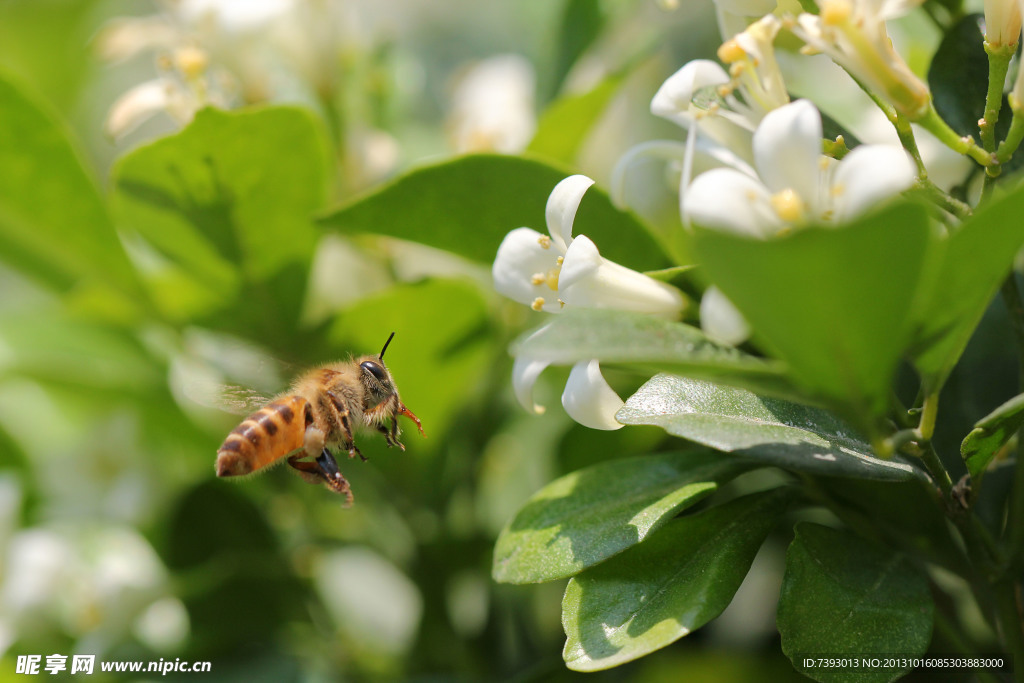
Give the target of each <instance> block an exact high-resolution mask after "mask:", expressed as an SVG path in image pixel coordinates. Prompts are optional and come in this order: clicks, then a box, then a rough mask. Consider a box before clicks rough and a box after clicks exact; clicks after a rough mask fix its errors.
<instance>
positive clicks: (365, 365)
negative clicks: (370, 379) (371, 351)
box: [359, 360, 388, 382]
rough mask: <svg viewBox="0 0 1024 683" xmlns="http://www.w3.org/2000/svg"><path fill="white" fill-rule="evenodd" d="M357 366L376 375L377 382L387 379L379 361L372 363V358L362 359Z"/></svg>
mask: <svg viewBox="0 0 1024 683" xmlns="http://www.w3.org/2000/svg"><path fill="white" fill-rule="evenodd" d="M359 367H361V368H362V369H363V370H366V371H367V372H368V373H370V374H371V375H373V376H374V377H376V378H377V381H378V382H387V381H388V374H387V371H386V370H384V368H382V367H381V366H380V364H379V363H374V362H373V361H372V360H364V361H363V362H362V363H360V364H359Z"/></svg>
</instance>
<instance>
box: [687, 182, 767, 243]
mask: <svg viewBox="0 0 1024 683" xmlns="http://www.w3.org/2000/svg"><path fill="white" fill-rule="evenodd" d="M683 209H684V210H685V212H686V213H685V215H684V216H683V221H684V223H685V224H686V225H691V224H693V223H696V224H697V225H703V226H707V227H711V228H721V229H723V230H729V231H731V232H735V233H738V234H740V235H751V236H754V237H771V236H772V235H774V234H775V233H777V232H778V230H779V229H780V228H781V227H783V222H782V221H781V220H780V219H779V216H778V214H777V213H776V212H775V210H774V209H773V208H772V204H771V194H770V193H769V192H768V190H767V188H765V186H764V185H762V184H761V182H760V181H758V180H756V179H754V178H751V177H750V176H748V175H746V174H745V173H740V172H739V171H734V170H733V169H731V168H716V169H712V170H710V171H708V172H707V173H702V174H700V175H699V176H697V177H696V178H695V179H694V181H693V182H692V183H690V187H688V188H687V189H686V198H685V202H684V203H683Z"/></svg>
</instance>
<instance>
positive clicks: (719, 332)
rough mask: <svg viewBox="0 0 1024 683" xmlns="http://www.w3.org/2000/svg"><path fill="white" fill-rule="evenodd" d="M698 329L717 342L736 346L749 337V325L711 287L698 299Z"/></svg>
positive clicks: (715, 288) (716, 290)
mask: <svg viewBox="0 0 1024 683" xmlns="http://www.w3.org/2000/svg"><path fill="white" fill-rule="evenodd" d="M700 327H701V329H702V330H704V334H706V335H707V336H708V337H710V338H711V339H713V340H714V341H717V342H722V343H723V344H729V345H730V346H736V345H737V344H741V343H743V342H744V341H746V340H747V337H749V336H750V325H748V324H747V321H746V320H745V319H744V318H743V314H742V313H740V312H739V310H737V308H736V307H735V306H734V305H733V303H732V302H731V301H729V299H728V297H726V296H725V294H723V293H722V290H720V289H719V288H718V287H715V286H714V285H712V286H711V287H708V288H707V290H706V291H705V292H704V296H702V297H701V299H700Z"/></svg>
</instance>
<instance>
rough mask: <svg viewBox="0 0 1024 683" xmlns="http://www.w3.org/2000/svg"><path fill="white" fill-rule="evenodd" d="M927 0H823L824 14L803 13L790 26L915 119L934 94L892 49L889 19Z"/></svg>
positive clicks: (808, 44)
mask: <svg viewBox="0 0 1024 683" xmlns="http://www.w3.org/2000/svg"><path fill="white" fill-rule="evenodd" d="M921 1H922V0H820V2H819V8H820V10H821V11H820V14H809V13H806V12H805V13H802V14H800V15H799V16H798V17H796V18H792V17H791V18H789V19H788V20H787V22H786V27H787V28H788V29H789V30H791V31H792V32H793V33H794V34H796V35H797V37H799V38H800V39H801V40H803V41H804V43H806V48H805V51H806V52H808V53H814V52H824V53H825V54H827V55H829V56H830V57H831V58H832V59H833V61H835V62H836V63H837V64H839V65H840V66H842V67H843V68H844V69H846V70H847V71H849V72H850V73H851V74H852V75H853V76H854V77H856V78H857V79H859V80H860V81H861V82H863V83H864V84H865V85H866V86H867V87H869V88H870V89H871V90H872V91H874V92H875V93H877V94H878V95H880V96H881V97H883V98H885V99H886V100H888V101H889V102H891V103H892V104H893V106H895V107H896V109H897V110H898V111H899V112H901V113H903V114H905V115H906V116H907V117H908V118H909V119H910V120H911V121H916V120H918V119H920V118H922V117H923V116H924V115H925V114H927V113H928V111H929V109H930V105H931V93H930V92H929V90H928V86H927V85H925V84H924V82H923V81H921V79H920V78H918V77H917V76H916V75H914V72H913V71H911V70H910V67H909V66H907V63H906V62H905V61H903V58H902V57H900V55H899V54H898V53H897V52H896V50H895V49H894V48H893V45H892V40H891V39H890V38H889V34H888V32H887V31H886V28H885V22H886V20H888V19H893V18H895V17H898V16H900V15H902V14H905V13H906V12H908V11H910V10H911V9H913V8H914V7H916V6H917V5H919V4H921Z"/></svg>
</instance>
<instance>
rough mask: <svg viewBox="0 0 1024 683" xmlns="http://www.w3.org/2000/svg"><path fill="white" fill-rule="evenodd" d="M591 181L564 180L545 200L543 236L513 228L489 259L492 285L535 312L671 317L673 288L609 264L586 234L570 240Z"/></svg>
mask: <svg viewBox="0 0 1024 683" xmlns="http://www.w3.org/2000/svg"><path fill="white" fill-rule="evenodd" d="M593 184H594V181H593V180H591V179H590V178H588V177H586V176H583V175H574V176H570V177H568V178H566V179H565V180H563V181H562V182H560V183H558V185H556V186H555V189H554V190H553V191H552V192H551V196H550V197H549V198H548V203H547V208H546V211H545V217H546V219H547V226H548V234H547V235H543V234H541V233H539V232H537V231H536V230H533V229H532V228H516V229H515V230H513V231H512V232H510V233H509V234H508V235H506V236H505V239H504V240H503V241H502V243H501V246H500V247H498V254H497V256H496V257H495V259H494V267H493V269H492V273H493V276H494V287H495V289H497V290H498V291H499V292H500V293H502V294H504V295H505V296H507V297H509V298H511V299H515V300H516V301H519V302H520V303H524V304H527V305H528V306H530V307H531V308H533V309H534V310H536V311H542V310H543V311H548V312H549V313H557V312H559V311H560V310H561V309H562V307H563V306H580V307H583V308H615V309H620V310H628V311H637V312H641V313H651V314H655V315H663V316H668V317H675V316H676V315H678V314H679V312H680V311H681V310H682V307H683V298H682V295H681V294H680V293H679V291H678V290H677V289H675V288H674V287H670V286H669V285H666V284H664V283H662V282H658V281H657V280H654V279H652V278H650V277H648V276H646V275H644V274H643V273H638V272H637V271H635V270H631V269H629V268H626V267H625V266H622V265H619V264H618V263H614V262H612V261H609V260H608V259H606V258H604V257H603V256H601V255H600V253H599V252H598V250H597V246H596V245H595V244H594V243H593V241H591V240H590V238H588V237H587V236H586V235H578V236H576V237H573V235H572V227H573V220H574V219H575V217H576V209H577V208H579V205H580V200H582V199H583V194H584V193H585V192H586V191H587V189H588V188H589V187H590V186H591V185H593Z"/></svg>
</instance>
